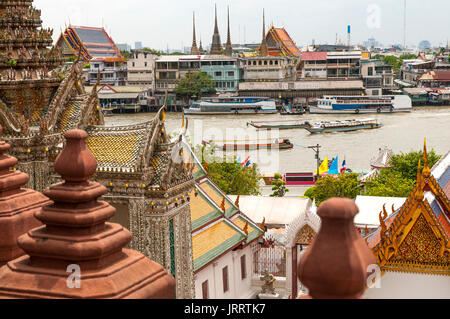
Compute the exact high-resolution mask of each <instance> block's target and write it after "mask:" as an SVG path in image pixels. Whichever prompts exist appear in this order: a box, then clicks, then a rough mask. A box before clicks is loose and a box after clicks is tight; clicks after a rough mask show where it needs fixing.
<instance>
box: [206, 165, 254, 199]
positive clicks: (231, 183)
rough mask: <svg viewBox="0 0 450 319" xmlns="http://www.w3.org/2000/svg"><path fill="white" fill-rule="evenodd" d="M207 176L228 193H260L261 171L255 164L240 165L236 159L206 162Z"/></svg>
mask: <svg viewBox="0 0 450 319" xmlns="http://www.w3.org/2000/svg"><path fill="white" fill-rule="evenodd" d="M208 176H209V177H210V178H211V180H212V181H213V182H214V183H216V184H217V186H219V187H220V189H221V190H223V191H224V192H225V193H226V194H228V195H261V187H260V181H261V178H262V176H261V173H260V171H259V168H258V166H257V165H256V164H253V165H252V166H250V167H242V166H241V165H240V163H238V162H237V161H236V160H234V161H226V162H223V161H217V162H212V163H208Z"/></svg>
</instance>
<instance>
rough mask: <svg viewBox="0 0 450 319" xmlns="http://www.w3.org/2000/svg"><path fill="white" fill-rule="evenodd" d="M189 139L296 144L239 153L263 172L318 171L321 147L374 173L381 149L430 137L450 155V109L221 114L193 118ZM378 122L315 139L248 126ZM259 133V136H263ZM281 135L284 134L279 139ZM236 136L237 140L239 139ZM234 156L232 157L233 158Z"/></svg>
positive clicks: (172, 122) (129, 117)
mask: <svg viewBox="0 0 450 319" xmlns="http://www.w3.org/2000/svg"><path fill="white" fill-rule="evenodd" d="M154 116H155V113H137V114H126V115H123V114H122V115H114V116H111V117H106V118H105V122H106V125H113V126H116V125H126V124H137V123H140V122H143V121H146V120H150V119H152V118H153V117H154ZM188 118H189V128H188V131H189V133H188V135H189V136H190V140H191V141H192V142H193V143H194V144H200V143H201V142H202V140H209V139H215V140H234V139H236V138H237V139H239V140H245V139H254V138H264V137H266V138H268V137H270V138H272V137H288V138H289V139H290V141H291V142H292V143H293V144H294V148H293V149H291V150H280V151H276V152H275V151H272V152H270V151H267V150H264V151H261V150H260V151H250V152H245V151H239V152H237V153H236V154H237V156H238V157H240V158H241V159H242V161H243V160H245V159H246V158H247V157H248V156H250V161H251V162H252V163H258V164H259V166H260V168H261V171H262V172H263V173H276V172H279V173H289V172H291V173H294V172H312V171H314V170H315V169H316V165H317V163H316V160H315V157H314V151H313V150H311V149H308V148H307V146H312V145H316V144H320V145H321V146H322V148H321V150H320V158H321V159H324V158H325V157H326V156H328V158H329V159H330V160H331V159H332V158H333V157H335V156H339V162H340V163H339V165H341V164H342V161H343V160H344V158H345V160H346V162H347V167H348V168H351V169H353V170H355V171H364V170H368V169H369V168H370V162H371V159H373V158H374V157H375V156H376V155H377V154H378V150H379V149H380V148H384V147H388V148H390V149H392V150H393V151H394V152H395V153H398V152H408V151H410V150H420V149H421V148H422V146H423V140H424V138H426V139H427V146H428V148H429V149H432V148H434V149H435V151H436V152H437V153H438V154H441V155H444V154H446V153H447V152H448V151H450V106H444V107H417V108H414V110H413V112H411V113H395V114H375V115H374V114H366V115H364V114H361V115H345V114H342V115H339V114H314V115H312V114H305V115H303V116H296V115H293V116H282V115H279V114H273V115H263V114H261V115H256V114H255V115H220V116H210V115H205V116H188ZM355 118H356V119H358V118H359V119H365V118H376V119H378V120H379V121H380V122H381V123H382V124H383V127H381V128H379V129H374V130H361V131H356V132H345V133H327V134H310V133H309V132H308V131H306V130H304V129H294V130H280V131H278V130H275V131H265V130H263V131H257V130H256V129H255V128H253V127H251V126H247V123H248V122H250V121H278V120H297V119H298V120H301V121H306V120H308V121H309V122H310V123H315V122H317V121H322V120H328V121H331V120H345V119H355ZM181 123H182V114H181V113H167V114H166V127H167V130H168V132H169V133H171V132H174V131H176V130H179V129H180V127H181ZM257 134H258V135H257ZM278 134H279V135H278ZM234 135H236V136H237V137H234ZM231 154H232V153H231Z"/></svg>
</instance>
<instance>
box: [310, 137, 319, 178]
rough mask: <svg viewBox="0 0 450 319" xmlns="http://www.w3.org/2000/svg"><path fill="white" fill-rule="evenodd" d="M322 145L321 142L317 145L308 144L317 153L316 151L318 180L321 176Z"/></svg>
mask: <svg viewBox="0 0 450 319" xmlns="http://www.w3.org/2000/svg"><path fill="white" fill-rule="evenodd" d="M321 147H322V146H320V145H319V144H317V145H316V146H308V148H310V149H312V150H313V151H314V152H315V153H316V160H317V178H316V181H318V180H319V178H320V172H319V169H320V148H321Z"/></svg>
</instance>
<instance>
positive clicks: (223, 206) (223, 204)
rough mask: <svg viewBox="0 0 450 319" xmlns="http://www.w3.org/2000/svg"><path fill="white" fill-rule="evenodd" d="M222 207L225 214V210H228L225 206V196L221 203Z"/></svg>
mask: <svg viewBox="0 0 450 319" xmlns="http://www.w3.org/2000/svg"><path fill="white" fill-rule="evenodd" d="M220 208H221V209H222V211H223V213H224V214H225V212H226V211H227V209H226V207H225V196H224V197H223V198H222V203H221V204H220Z"/></svg>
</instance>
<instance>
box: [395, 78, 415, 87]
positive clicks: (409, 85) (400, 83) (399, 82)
mask: <svg viewBox="0 0 450 319" xmlns="http://www.w3.org/2000/svg"><path fill="white" fill-rule="evenodd" d="M394 82H395V83H397V84H399V85H401V86H405V87H411V86H414V85H413V84H410V83H408V82H403V81H402V80H399V79H397V80H394Z"/></svg>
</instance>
